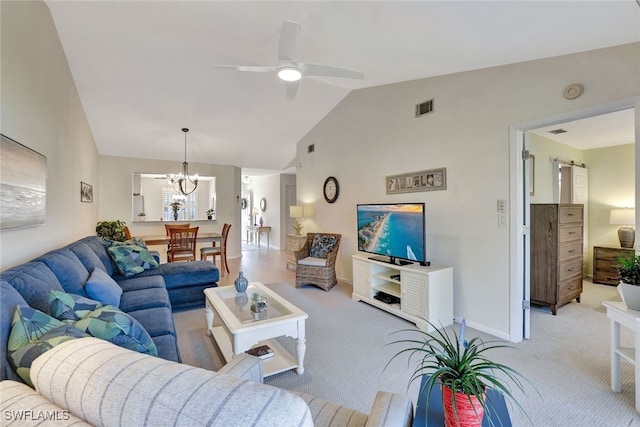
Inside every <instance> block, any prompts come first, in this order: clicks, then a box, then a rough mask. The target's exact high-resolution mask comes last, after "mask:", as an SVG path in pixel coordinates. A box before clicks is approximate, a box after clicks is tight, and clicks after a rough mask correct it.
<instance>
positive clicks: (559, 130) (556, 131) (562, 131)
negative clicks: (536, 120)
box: [549, 129, 567, 135]
mask: <svg viewBox="0 0 640 427" xmlns="http://www.w3.org/2000/svg"><path fill="white" fill-rule="evenodd" d="M566 132H567V131H566V130H564V129H554V130H550V131H549V133H552V134H554V135H558V134H559V133H566Z"/></svg>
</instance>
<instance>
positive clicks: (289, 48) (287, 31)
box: [278, 21, 298, 62]
mask: <svg viewBox="0 0 640 427" xmlns="http://www.w3.org/2000/svg"><path fill="white" fill-rule="evenodd" d="M297 37H298V23H297V22H294V21H284V22H283V23H282V29H281V30H280V46H279V48H278V60H279V61H280V62H282V61H289V62H296V40H297Z"/></svg>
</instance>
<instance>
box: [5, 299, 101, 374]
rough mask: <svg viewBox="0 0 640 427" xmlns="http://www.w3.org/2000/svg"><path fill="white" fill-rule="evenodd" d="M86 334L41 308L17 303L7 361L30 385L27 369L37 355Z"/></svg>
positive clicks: (28, 369) (8, 344) (28, 370)
mask: <svg viewBox="0 0 640 427" xmlns="http://www.w3.org/2000/svg"><path fill="white" fill-rule="evenodd" d="M88 336H89V335H88V334H86V333H84V332H83V331H81V330H79V329H77V328H74V327H73V326H71V325H67V324H65V323H64V322H61V321H59V320H57V319H55V318H53V317H51V316H49V315H48V314H45V313H43V312H41V311H40V310H36V309H34V308H31V307H23V306H18V307H16V309H15V313H14V315H13V322H12V323H11V332H10V333H9V341H8V343H7V349H8V359H9V363H11V366H13V368H14V369H15V370H16V372H17V373H18V375H19V376H20V377H21V378H22V379H23V380H24V382H25V383H27V384H29V385H31V386H33V383H32V382H31V378H30V369H31V364H32V362H33V361H34V360H35V359H36V358H37V357H38V356H40V355H41V354H43V353H44V352H46V351H49V350H50V349H52V348H53V347H55V346H56V345H58V344H61V343H63V342H65V341H68V340H70V339H75V338H80V337H88Z"/></svg>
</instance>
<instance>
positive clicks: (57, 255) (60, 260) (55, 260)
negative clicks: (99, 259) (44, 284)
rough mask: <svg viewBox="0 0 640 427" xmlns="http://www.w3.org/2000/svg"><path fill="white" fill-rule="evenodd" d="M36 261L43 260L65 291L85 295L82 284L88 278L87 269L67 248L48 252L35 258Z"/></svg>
mask: <svg viewBox="0 0 640 427" xmlns="http://www.w3.org/2000/svg"><path fill="white" fill-rule="evenodd" d="M36 261H41V262H43V263H44V264H46V265H47V267H49V268H50V269H51V271H53V274H55V275H56V277H57V278H58V281H59V282H60V284H61V285H62V287H63V288H64V290H65V291H67V292H70V293H72V294H78V295H82V296H84V297H86V296H87V293H86V292H85V290H84V284H85V282H86V281H87V279H88V278H89V271H88V270H87V269H86V268H85V267H84V265H82V263H81V262H80V260H79V259H78V257H77V256H76V254H74V253H73V252H71V251H70V250H69V249H58V250H55V251H51V252H48V253H46V254H44V255H42V256H41V257H39V258H36Z"/></svg>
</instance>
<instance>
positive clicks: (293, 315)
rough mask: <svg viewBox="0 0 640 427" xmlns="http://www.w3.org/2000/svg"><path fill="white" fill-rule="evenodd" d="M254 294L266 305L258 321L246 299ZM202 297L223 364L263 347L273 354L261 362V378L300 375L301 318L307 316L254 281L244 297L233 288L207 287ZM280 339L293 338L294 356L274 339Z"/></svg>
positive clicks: (209, 325) (248, 299) (301, 368)
mask: <svg viewBox="0 0 640 427" xmlns="http://www.w3.org/2000/svg"><path fill="white" fill-rule="evenodd" d="M254 292H256V293H258V294H260V295H261V296H262V297H263V298H265V299H266V302H267V312H266V314H262V315H261V316H260V319H258V320H255V318H254V313H253V312H252V311H251V304H250V299H251V295H252V294H253V293H254ZM204 294H205V297H206V298H205V299H206V319H207V328H208V331H209V334H210V335H211V336H212V337H213V339H214V340H215V342H216V344H217V345H218V348H219V349H220V352H221V353H222V355H223V357H224V358H225V361H226V362H228V361H229V360H231V358H232V357H233V356H234V355H235V354H241V353H242V352H244V351H246V350H249V349H250V348H252V347H256V346H258V345H264V344H266V345H268V346H269V347H271V348H272V349H273V351H274V353H275V355H274V357H271V358H269V359H264V360H263V376H264V377H268V376H270V375H274V374H277V373H280V372H283V371H287V370H289V369H295V370H296V372H297V373H298V374H299V375H302V373H303V372H304V353H305V350H306V347H307V346H306V337H305V329H304V322H305V319H306V318H307V317H309V316H307V313H305V312H304V311H302V310H300V309H299V308H298V307H296V306H295V305H293V304H291V303H290V302H289V301H287V300H286V299H284V298H282V297H281V296H280V295H278V294H276V293H275V292H273V291H272V290H271V289H269V288H268V287H266V286H264V285H263V284H262V283H258V282H254V283H250V284H249V287H248V288H247V291H246V293H245V294H246V295H244V296H243V295H242V294H238V293H237V292H236V290H235V288H234V287H233V286H220V287H217V288H208V289H205V290H204ZM281 336H287V337H291V338H294V339H296V342H297V344H296V357H293V356H292V355H291V354H290V353H289V352H288V351H287V350H286V349H285V348H284V347H283V346H282V345H281V344H280V343H279V342H278V341H276V340H275V339H274V338H276V337H281Z"/></svg>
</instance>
